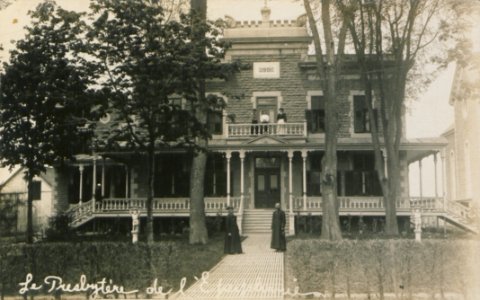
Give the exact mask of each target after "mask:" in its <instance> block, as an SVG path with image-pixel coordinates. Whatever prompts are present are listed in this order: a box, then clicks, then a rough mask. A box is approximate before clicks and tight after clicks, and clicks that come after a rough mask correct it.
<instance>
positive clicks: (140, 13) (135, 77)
mask: <svg viewBox="0 0 480 300" xmlns="http://www.w3.org/2000/svg"><path fill="white" fill-rule="evenodd" d="M91 8H92V15H93V16H95V18H96V19H95V20H94V21H93V23H92V26H91V27H90V30H89V33H88V38H89V40H90V50H89V55H90V57H92V58H93V59H94V60H95V63H96V65H97V68H98V70H97V72H98V73H99V74H102V81H101V83H100V85H101V87H102V90H103V94H104V95H105V102H104V106H105V109H106V111H110V112H111V114H112V115H113V116H114V118H115V120H116V122H113V124H115V125H113V126H114V127H113V128H110V129H109V130H108V131H107V132H106V134H107V136H106V137H105V141H107V142H109V143H107V144H105V145H104V146H106V147H107V149H112V148H111V147H112V146H117V147H116V148H113V149H114V150H115V151H117V150H119V149H120V150H121V149H135V151H138V152H140V153H141V154H142V155H144V156H145V157H146V159H147V161H146V166H147V178H148V183H147V184H148V192H147V203H146V206H147V227H146V231H147V241H148V242H152V241H153V195H154V174H155V170H154V168H155V152H156V151H158V150H159V149H161V148H167V147H198V146H200V147H202V145H201V144H200V145H199V144H197V141H196V140H195V139H198V140H202V141H203V140H206V139H207V138H208V136H209V135H208V132H207V130H206V126H205V122H203V121H201V120H200V119H199V118H198V116H197V115H196V113H195V110H196V109H197V107H199V106H202V105H205V103H207V102H208V100H207V99H206V98H205V97H203V98H201V99H200V100H198V97H197V95H198V86H197V81H196V79H197V77H198V76H200V75H201V76H208V74H213V73H214V72H216V69H215V68H214V67H213V66H214V65H215V64H217V65H218V66H220V64H219V59H218V57H219V56H220V55H221V54H222V53H223V52H222V50H221V47H220V48H218V47H217V46H221V45H220V44H218V43H216V36H217V35H218V31H216V30H215V29H214V28H213V27H212V24H207V23H202V26H197V27H194V26H193V24H194V22H193V18H192V17H191V16H189V15H181V16H180V17H179V20H178V21H177V20H175V19H174V18H173V19H167V18H166V17H165V10H164V9H163V7H162V6H161V4H160V2H158V1H146V0H143V1H132V0H121V1H116V0H99V1H96V2H92V5H91ZM197 31H202V32H203V33H204V37H203V38H202V39H200V40H198V41H197V42H196V43H195V42H193V41H194V36H195V35H196V32H197ZM207 33H208V36H209V37H208V38H207V37H206V36H207ZM197 45H202V46H203V49H204V51H203V54H202V55H198V53H197V52H196V49H197V48H196V47H197ZM206 49H208V50H209V51H205V50H206ZM207 54H208V55H207ZM203 65H206V66H208V67H210V68H211V70H207V69H205V68H203V69H201V68H200V67H199V66H203ZM200 72H203V73H205V74H207V75H203V74H202V73H200ZM203 91H204V89H203ZM178 96H181V97H183V98H184V99H185V102H186V105H184V107H182V105H180V104H178V103H175V102H173V101H172V97H178ZM210 103H211V102H210ZM122 142H124V143H125V145H124V144H122ZM108 147H110V148H108Z"/></svg>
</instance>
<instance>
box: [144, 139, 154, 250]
mask: <svg viewBox="0 0 480 300" xmlns="http://www.w3.org/2000/svg"><path fill="white" fill-rule="evenodd" d="M154 147H155V146H154V145H153V144H152V145H151V146H150V147H149V149H148V153H147V159H148V162H147V180H148V192H147V203H146V204H147V224H146V228H145V231H146V235H147V243H148V244H151V243H153V196H154V184H155V175H154V174H155V149H154Z"/></svg>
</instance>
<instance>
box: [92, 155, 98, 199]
mask: <svg viewBox="0 0 480 300" xmlns="http://www.w3.org/2000/svg"><path fill="white" fill-rule="evenodd" d="M92 173H93V175H92V176H93V178H92V198H93V200H95V187H96V186H97V155H96V154H94V155H93V172H92Z"/></svg>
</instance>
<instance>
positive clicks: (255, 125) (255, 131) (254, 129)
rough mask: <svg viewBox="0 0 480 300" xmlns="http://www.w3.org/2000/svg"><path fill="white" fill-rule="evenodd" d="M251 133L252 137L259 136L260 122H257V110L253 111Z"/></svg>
mask: <svg viewBox="0 0 480 300" xmlns="http://www.w3.org/2000/svg"><path fill="white" fill-rule="evenodd" d="M250 133H251V134H252V135H257V134H258V120H257V110H256V109H254V110H253V111H252V126H251V128H250Z"/></svg>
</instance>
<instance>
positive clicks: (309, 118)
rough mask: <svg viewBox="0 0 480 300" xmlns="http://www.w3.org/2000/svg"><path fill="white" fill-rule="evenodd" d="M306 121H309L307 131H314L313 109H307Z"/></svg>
mask: <svg viewBox="0 0 480 300" xmlns="http://www.w3.org/2000/svg"><path fill="white" fill-rule="evenodd" d="M305 121H307V132H311V131H312V122H313V120H312V111H311V110H309V109H306V110H305Z"/></svg>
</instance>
